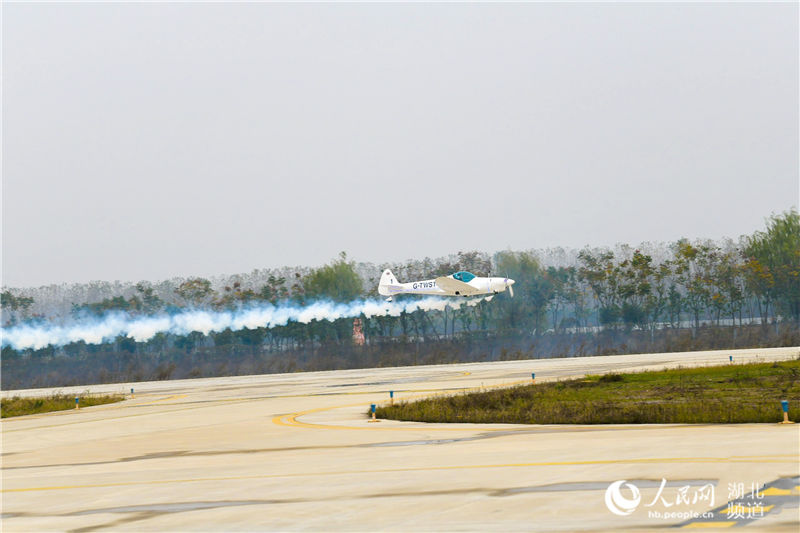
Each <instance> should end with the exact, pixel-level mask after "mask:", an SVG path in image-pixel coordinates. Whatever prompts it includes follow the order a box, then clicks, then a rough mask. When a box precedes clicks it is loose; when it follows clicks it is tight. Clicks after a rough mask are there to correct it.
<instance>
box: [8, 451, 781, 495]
mask: <svg viewBox="0 0 800 533" xmlns="http://www.w3.org/2000/svg"><path fill="white" fill-rule="evenodd" d="M764 457H767V458H772V457H780V456H764ZM786 457H787V459H785V460H778V461H776V460H771V459H768V460H757V458H756V457H747V458H743V457H737V456H734V457H662V458H654V459H607V460H596V461H551V462H536V463H501V464H489V465H486V464H483V465H481V464H479V465H450V466H425V467H407V468H382V469H374V470H339V471H330V472H302V473H287V474H254V475H247V476H221V477H205V478H193V479H157V480H150V481H122V482H118V483H96V484H89V485H57V486H49V487H27V488H18V489H3V490H2V491H0V492H3V493H6V492H35V491H49V490H70V489H89V488H103V487H127V486H135V485H161V484H167V483H198V482H203V481H234V480H243V479H271V478H287V477H313V476H342V475H354V474H387V473H394V472H426V471H439V470H443V471H444V470H469V469H477V468H529V467H547V466H587V465H609V464H647V463H742V462H760V463H786V462H791V463H793V462H794V456H793V455H792V456H786ZM789 457H791V459H788V458H789ZM742 459H744V460H742Z"/></svg>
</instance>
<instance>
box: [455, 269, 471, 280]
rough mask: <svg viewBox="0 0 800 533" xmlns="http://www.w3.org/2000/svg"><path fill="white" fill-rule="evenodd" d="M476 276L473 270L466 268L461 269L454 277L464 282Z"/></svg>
mask: <svg viewBox="0 0 800 533" xmlns="http://www.w3.org/2000/svg"><path fill="white" fill-rule="evenodd" d="M474 278H475V274H473V273H472V272H467V271H465V270H461V271H459V272H456V273H455V274H453V279H457V280H458V281H463V282H464V283H469V282H470V281H472V280H473V279H474Z"/></svg>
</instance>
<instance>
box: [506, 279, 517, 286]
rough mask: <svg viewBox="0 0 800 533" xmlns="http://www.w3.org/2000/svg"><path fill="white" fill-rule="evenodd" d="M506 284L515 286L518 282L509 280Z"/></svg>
mask: <svg viewBox="0 0 800 533" xmlns="http://www.w3.org/2000/svg"><path fill="white" fill-rule="evenodd" d="M506 283H507V284H508V285H513V284H515V283H516V281H514V280H513V279H507V280H506Z"/></svg>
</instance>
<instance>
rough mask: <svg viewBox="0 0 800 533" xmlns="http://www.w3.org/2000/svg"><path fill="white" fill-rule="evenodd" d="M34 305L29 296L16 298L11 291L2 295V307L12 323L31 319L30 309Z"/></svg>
mask: <svg viewBox="0 0 800 533" xmlns="http://www.w3.org/2000/svg"><path fill="white" fill-rule="evenodd" d="M32 305H33V298H31V297H29V296H14V294H12V293H11V291H3V292H2V293H0V307H2V310H3V314H4V315H5V314H7V315H8V316H9V321H10V322H11V323H14V322H17V321H19V320H25V319H27V318H30V308H31V306H32Z"/></svg>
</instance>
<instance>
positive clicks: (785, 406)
mask: <svg viewBox="0 0 800 533" xmlns="http://www.w3.org/2000/svg"><path fill="white" fill-rule="evenodd" d="M781 408H782V409H783V422H781V424H794V422H792V421H791V420H789V400H781Z"/></svg>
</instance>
